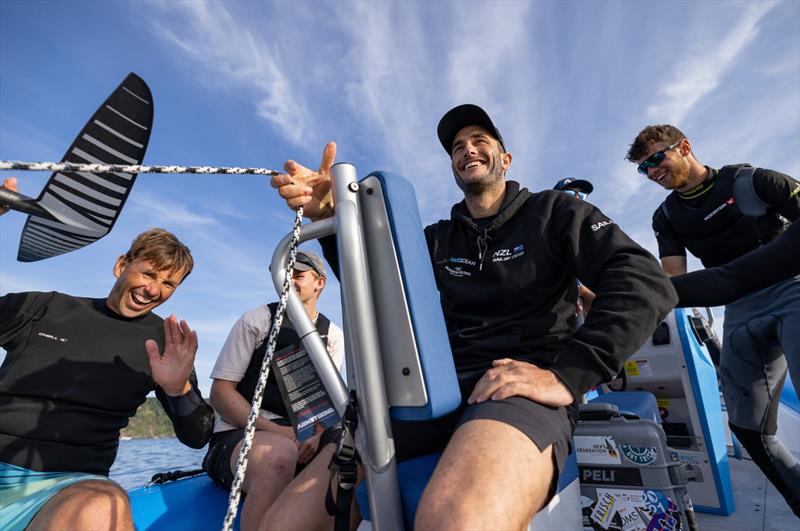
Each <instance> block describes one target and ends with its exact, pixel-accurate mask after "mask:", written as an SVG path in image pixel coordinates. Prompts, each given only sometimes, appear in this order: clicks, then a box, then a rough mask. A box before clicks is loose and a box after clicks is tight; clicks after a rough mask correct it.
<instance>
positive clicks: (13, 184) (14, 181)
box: [3, 148, 335, 192]
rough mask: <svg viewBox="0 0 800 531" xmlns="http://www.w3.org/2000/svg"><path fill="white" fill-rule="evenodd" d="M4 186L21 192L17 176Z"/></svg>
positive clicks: (6, 181) (9, 179)
mask: <svg viewBox="0 0 800 531" xmlns="http://www.w3.org/2000/svg"><path fill="white" fill-rule="evenodd" d="M334 152H335V148H334ZM3 188H5V189H6V190H11V191H12V192H19V184H18V183H17V178H16V177H8V178H7V179H6V180H5V181H3Z"/></svg>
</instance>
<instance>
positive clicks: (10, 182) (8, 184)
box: [0, 177, 19, 216]
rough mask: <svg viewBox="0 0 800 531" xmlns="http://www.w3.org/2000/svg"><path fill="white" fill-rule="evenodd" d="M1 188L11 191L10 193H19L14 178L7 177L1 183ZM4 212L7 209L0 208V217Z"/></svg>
mask: <svg viewBox="0 0 800 531" xmlns="http://www.w3.org/2000/svg"><path fill="white" fill-rule="evenodd" d="M2 187H3V188H5V189H6V190H11V191H12V192H19V186H18V185H17V178H16V177H8V178H7V179H6V180H5V181H3V184H2ZM6 212H8V209H7V208H4V207H2V206H0V216H2V215H3V214H5V213H6Z"/></svg>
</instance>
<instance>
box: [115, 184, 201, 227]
mask: <svg viewBox="0 0 800 531" xmlns="http://www.w3.org/2000/svg"><path fill="white" fill-rule="evenodd" d="M129 203H130V204H129V205H128V206H127V208H128V210H129V211H130V213H131V214H137V215H144V216H146V217H147V219H150V220H153V222H154V223H156V224H159V225H169V226H173V225H178V226H184V227H194V226H197V225H210V224H214V223H216V222H217V221H216V219H214V218H213V217H212V216H208V215H204V214H195V213H194V212H192V211H190V210H189V208H188V207H186V206H185V205H182V204H180V203H176V202H174V201H169V200H167V199H166V198H164V197H163V196H161V195H156V194H152V193H149V192H147V191H142V190H139V191H137V192H136V193H135V194H131V198H130V200H129ZM140 222H141V221H140Z"/></svg>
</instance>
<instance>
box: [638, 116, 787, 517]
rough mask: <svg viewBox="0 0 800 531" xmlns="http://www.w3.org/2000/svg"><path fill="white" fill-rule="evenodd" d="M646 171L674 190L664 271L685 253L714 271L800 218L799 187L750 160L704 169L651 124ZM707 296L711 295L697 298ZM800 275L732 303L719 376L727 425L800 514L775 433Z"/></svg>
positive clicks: (643, 153) (685, 144)
mask: <svg viewBox="0 0 800 531" xmlns="http://www.w3.org/2000/svg"><path fill="white" fill-rule="evenodd" d="M627 159H628V160H629V161H631V162H633V163H634V164H637V165H638V170H639V173H641V174H642V175H645V176H646V177H647V178H648V179H650V180H651V181H653V182H655V183H656V184H658V185H660V186H662V187H663V188H665V189H666V190H670V191H671V193H670V194H669V195H668V196H667V198H666V199H665V200H664V202H663V203H661V204H660V205H659V206H658V208H657V209H656V211H655V212H654V213H653V230H654V231H655V234H656V239H657V240H658V252H659V256H660V257H661V265H662V266H663V268H664V271H666V273H667V274H668V275H670V276H675V275H681V274H683V273H686V250H687V249H688V250H689V252H691V253H692V254H693V255H695V256H696V257H697V258H699V259H700V261H701V262H702V263H703V266H704V267H706V268H712V267H718V266H722V265H725V264H727V263H729V262H732V261H734V260H735V259H737V258H739V257H741V256H743V255H745V254H747V253H748V252H750V251H753V250H755V249H758V248H760V247H761V246H763V245H765V244H767V243H769V242H770V241H772V240H774V239H776V238H777V237H778V236H779V235H781V234H782V233H783V232H784V227H785V223H786V220H787V219H788V220H791V221H795V220H796V219H797V218H798V217H800V182H798V181H796V180H795V179H793V178H791V177H789V176H788V175H785V174H783V173H779V172H776V171H773V170H768V169H765V168H753V167H752V166H750V165H748V164H735V165H730V166H724V167H722V168H720V169H719V170H717V169H715V168H711V167H709V166H705V165H703V164H701V163H700V161H698V160H697V158H696V157H695V154H694V151H693V149H692V143H691V142H690V141H689V139H688V138H686V135H684V134H683V133H682V132H681V131H680V130H679V129H678V128H677V127H675V126H673V125H669V124H662V125H650V126H647V127H645V128H644V129H643V130H642V131H640V132H639V134H638V135H637V136H636V138H635V139H634V141H633V143H632V144H631V146H630V148H629V149H628V154H627ZM698 298H699V299H701V300H702V298H703V297H702V296H699V297H698ZM797 330H800V277H794V278H789V279H788V280H784V281H782V282H778V283H775V284H773V285H772V286H770V287H767V288H766V289H762V290H760V291H756V292H755V293H750V294H749V295H746V296H744V297H741V298H740V299H738V300H737V301H735V302H733V303H730V304H728V305H727V306H726V307H725V323H724V326H723V338H722V353H721V358H720V380H721V382H722V394H723V396H724V397H725V405H726V407H727V411H728V423H729V425H730V428H731V431H733V433H735V434H736V438H737V439H739V441H740V442H741V443H742V445H743V446H744V447H745V448H746V449H747V451H748V453H749V454H750V456H751V457H752V458H753V461H755V462H756V464H758V466H759V468H760V469H761V470H762V471H763V472H764V474H765V475H766V476H767V478H769V480H770V481H771V482H772V484H773V485H775V488H777V489H778V491H779V492H780V493H781V494H782V495H783V497H784V498H785V499H786V502H787V503H788V504H789V506H790V507H791V508H792V510H793V511H794V513H795V514H796V515H798V516H800V466H798V464H797V461H796V460H795V458H794V457H793V456H792V454H791V453H790V452H789V451H788V450H787V449H786V447H784V446H783V444H782V443H781V442H780V441H779V440H778V438H777V437H776V436H775V434H776V432H777V429H778V425H777V412H778V407H779V405H780V395H781V389H782V387H783V382H784V378H785V375H786V370H787V363H788V368H789V371H790V372H791V374H792V380H793V381H794V382H795V385H797V382H800V335H798V334H797Z"/></svg>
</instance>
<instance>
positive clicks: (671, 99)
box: [647, 2, 777, 123]
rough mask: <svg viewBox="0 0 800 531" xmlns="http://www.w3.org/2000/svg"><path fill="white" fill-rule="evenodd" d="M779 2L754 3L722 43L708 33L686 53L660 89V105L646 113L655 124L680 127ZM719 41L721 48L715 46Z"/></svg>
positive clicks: (751, 39) (658, 99)
mask: <svg viewBox="0 0 800 531" xmlns="http://www.w3.org/2000/svg"><path fill="white" fill-rule="evenodd" d="M776 5H777V3H776V2H754V3H751V4H749V5H748V6H747V8H746V9H745V10H744V13H743V15H742V17H741V18H740V19H739V21H738V22H737V24H736V25H734V26H733V27H732V28H730V29H729V30H728V31H727V34H726V35H724V36H723V37H722V38H721V39H720V38H719V35H717V34H715V33H711V32H709V34H708V35H707V36H706V39H702V40H698V41H695V43H694V44H695V46H694V47H693V48H694V49H691V50H688V51H683V52H682V53H683V54H685V56H686V58H685V59H683V60H679V61H677V66H676V68H675V72H674V77H673V79H672V80H671V81H667V83H666V84H665V85H664V86H663V87H662V88H661V90H660V91H659V95H658V97H657V98H656V101H657V102H658V103H655V104H653V105H651V106H650V107H649V108H648V109H647V117H648V118H649V119H651V120H653V121H657V122H665V123H680V122H681V121H682V120H683V118H684V117H685V116H686V115H687V114H689V113H690V112H691V111H692V109H693V108H694V107H695V105H696V104H697V102H698V101H700V99H702V98H703V97H704V96H706V95H707V94H709V93H711V92H712V91H714V89H716V88H717V86H719V83H720V80H721V79H722V77H723V76H724V75H725V74H726V73H727V72H728V70H729V69H730V68H731V66H732V65H733V64H734V63H735V62H736V59H737V58H738V57H739V56H740V54H741V53H742V51H743V50H744V49H745V48H746V47H747V45H748V44H750V43H751V42H753V40H754V39H755V38H756V36H757V35H758V23H759V22H760V21H761V19H762V18H763V17H764V16H765V15H766V14H767V13H768V12H769V11H770V10H771V9H773V8H774V7H775V6H776ZM717 41H719V44H718V45H716V46H715V45H714V44H713V43H715V42H717Z"/></svg>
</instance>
